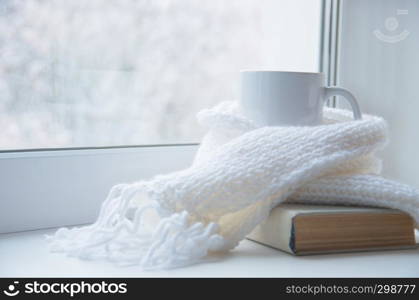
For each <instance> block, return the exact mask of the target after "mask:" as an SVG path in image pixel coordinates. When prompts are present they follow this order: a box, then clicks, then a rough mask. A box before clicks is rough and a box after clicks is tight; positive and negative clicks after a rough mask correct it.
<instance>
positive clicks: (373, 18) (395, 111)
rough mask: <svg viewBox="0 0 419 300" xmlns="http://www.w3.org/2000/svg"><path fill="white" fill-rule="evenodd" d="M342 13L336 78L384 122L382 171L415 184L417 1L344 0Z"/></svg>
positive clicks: (418, 159) (418, 161)
mask: <svg viewBox="0 0 419 300" xmlns="http://www.w3.org/2000/svg"><path fill="white" fill-rule="evenodd" d="M342 13H343V15H342V34H341V45H340V60H339V64H340V66H339V68H340V71H339V82H340V84H341V85H343V86H345V87H347V88H349V89H350V90H351V91H353V92H354V93H355V94H356V96H357V97H358V99H359V102H360V104H361V108H362V109H363V111H364V112H368V113H373V114H378V115H381V116H383V117H385V118H386V119H387V121H388V122H389V125H390V139H391V140H390V144H389V145H388V147H387V149H386V150H385V151H384V153H383V157H384V159H385V161H384V174H385V175H387V176H389V177H391V178H396V179H398V180H400V181H402V182H405V183H409V184H412V185H414V186H416V187H419V89H418V80H419V73H418V71H419V1H416V0H386V1H383V0H369V1H364V0H350V1H348V0H346V1H343V11H342ZM406 13H407V14H406ZM406 35H407V36H406Z"/></svg>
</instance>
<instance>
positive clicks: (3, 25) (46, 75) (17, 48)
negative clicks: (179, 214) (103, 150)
mask: <svg viewBox="0 0 419 300" xmlns="http://www.w3.org/2000/svg"><path fill="white" fill-rule="evenodd" d="M319 37H320V0H118V1H116V0H71V1H64V0H0V149H2V150H3V149H22V148H56V147H85V146H113V145H139V144H168V143H183V142H196V141H199V138H200V136H201V135H202V134H203V131H202V128H200V127H199V126H198V125H197V123H196V121H195V114H196V112H197V111H199V110H200V109H201V108H203V107H208V106H212V105H214V104H216V103H218V102H220V101H224V100H231V99H235V98H237V96H238V88H237V83H238V72H239V70H240V69H246V68H262V69H282V70H297V71H317V70H318V56H319Z"/></svg>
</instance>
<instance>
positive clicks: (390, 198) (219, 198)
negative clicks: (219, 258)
mask: <svg viewBox="0 0 419 300" xmlns="http://www.w3.org/2000/svg"><path fill="white" fill-rule="evenodd" d="M324 116H325V117H324V124H323V125H319V126H312V127H262V128H258V126H256V125H255V124H254V123H253V122H252V121H251V120H248V119H246V118H245V117H244V116H243V114H242V113H241V111H240V107H239V106H238V105H237V103H235V102H225V103H222V104H220V105H218V106H216V107H215V108H213V109H207V110H203V111H201V112H200V113H199V114H198V120H199V122H200V124H201V125H203V126H205V127H207V129H208V133H207V134H206V135H205V137H204V138H203V141H202V143H201V146H200V147H199V150H198V152H197V154H196V157H195V160H194V162H193V164H192V166H191V167H189V168H187V169H185V170H182V171H178V172H174V173H171V174H166V175H159V176H157V177H155V178H153V179H152V180H149V181H139V182H135V183H131V184H120V185H117V186H115V187H113V188H112V190H111V191H110V193H109V196H108V198H107V199H106V201H105V202H104V203H103V205H102V208H101V211H100V214H99V218H98V220H97V221H96V222H95V223H94V224H92V225H90V226H86V227H81V228H74V229H71V230H68V229H65V228H63V229H60V230H58V231H57V232H56V234H55V235H54V236H51V237H49V241H50V246H51V249H52V251H57V252H65V253H67V254H69V255H71V256H76V257H80V258H85V259H103V258H104V259H108V260H110V261H114V262H116V263H118V264H139V265H140V266H141V267H142V268H143V269H154V268H173V267H179V266H183V265H188V264H192V263H196V262H199V261H203V260H205V259H206V258H208V254H209V253H210V252H218V251H227V250H230V249H233V248H234V247H235V246H237V245H238V243H239V242H240V241H241V240H243V239H244V238H245V237H246V235H247V234H249V233H250V232H251V231H252V230H253V229H254V228H255V227H256V225H258V224H259V223H260V222H262V221H263V220H264V219H265V218H266V217H267V216H268V215H269V212H270V211H271V209H272V208H273V207H275V206H276V205H278V204H279V203H282V202H285V201H287V202H303V203H317V204H340V205H372V206H381V207H391V208H397V209H400V210H403V211H405V212H407V213H409V214H411V215H412V216H413V217H414V218H415V220H416V221H417V222H418V221H419V194H418V191H417V190H416V189H414V188H411V187H408V186H406V185H403V184H400V183H396V182H393V181H389V180H386V179H383V178H382V177H380V176H379V173H380V171H381V161H380V160H379V159H378V158H377V157H376V156H375V152H376V151H377V150H379V149H381V148H382V147H383V146H384V145H385V143H386V141H387V126H386V123H385V121H384V120H383V119H381V118H379V117H375V116H370V115H364V116H363V119H362V120H356V121H353V120H352V119H351V114H350V113H349V112H347V111H344V110H338V109H330V108H326V110H325V113H324Z"/></svg>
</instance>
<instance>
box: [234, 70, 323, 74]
mask: <svg viewBox="0 0 419 300" xmlns="http://www.w3.org/2000/svg"><path fill="white" fill-rule="evenodd" d="M240 73H288V74H307V75H324V73H323V72H300V71H281V70H264V69H242V70H240Z"/></svg>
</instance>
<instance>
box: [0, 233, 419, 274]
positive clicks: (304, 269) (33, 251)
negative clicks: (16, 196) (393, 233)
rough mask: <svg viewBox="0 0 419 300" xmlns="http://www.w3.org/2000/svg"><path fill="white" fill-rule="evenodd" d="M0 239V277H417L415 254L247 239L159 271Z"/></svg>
mask: <svg viewBox="0 0 419 300" xmlns="http://www.w3.org/2000/svg"><path fill="white" fill-rule="evenodd" d="M53 231H54V230H39V231H28V232H22V233H12V234H1V235H0V277H156V276H158V277H160V276H161V277H418V276H419V250H418V249H414V250H400V251H383V252H361V253H347V254H332V255H316V256H303V257H294V256H291V255H288V254H286V253H282V252H280V251H276V250H274V249H271V248H267V247H264V246H261V245H258V244H256V243H253V242H251V241H248V240H245V241H243V242H242V243H241V244H240V245H239V247H237V248H236V249H235V250H234V251H231V252H230V253H229V254H227V255H224V256H221V257H220V260H218V261H215V262H211V263H203V264H198V265H193V266H189V267H186V268H180V269H173V270H169V271H159V272H141V271H140V270H139V269H138V268H137V267H117V266H115V265H112V264H110V263H107V262H91V261H81V260H78V259H75V258H68V257H66V256H64V255H61V254H51V253H49V252H48V249H47V245H46V242H45V239H44V234H47V233H48V234H50V233H52V232H53Z"/></svg>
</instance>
